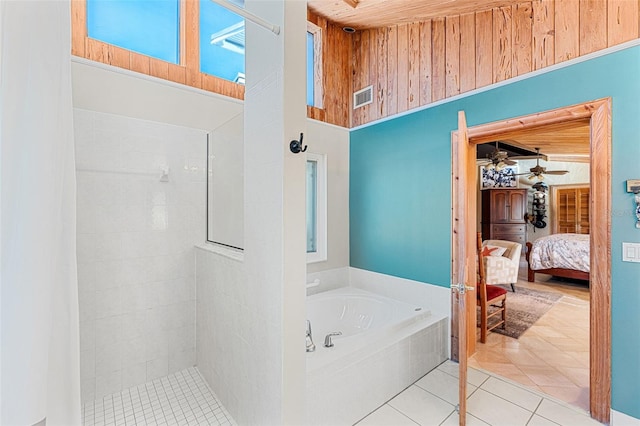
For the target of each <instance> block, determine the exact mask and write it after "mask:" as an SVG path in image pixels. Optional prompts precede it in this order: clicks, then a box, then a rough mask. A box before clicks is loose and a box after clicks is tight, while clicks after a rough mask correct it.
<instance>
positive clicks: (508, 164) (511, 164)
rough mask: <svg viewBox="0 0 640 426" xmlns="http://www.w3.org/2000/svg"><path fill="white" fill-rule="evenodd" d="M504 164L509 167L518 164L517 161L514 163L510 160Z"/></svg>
mask: <svg viewBox="0 0 640 426" xmlns="http://www.w3.org/2000/svg"><path fill="white" fill-rule="evenodd" d="M503 163H504V164H506V165H507V166H515V165H516V164H518V162H517V161H512V160H510V159H507V160H504V161H503Z"/></svg>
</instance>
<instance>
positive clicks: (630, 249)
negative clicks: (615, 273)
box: [622, 243, 640, 262]
mask: <svg viewBox="0 0 640 426" xmlns="http://www.w3.org/2000/svg"><path fill="white" fill-rule="evenodd" d="M622 261H623V262H640V243H622Z"/></svg>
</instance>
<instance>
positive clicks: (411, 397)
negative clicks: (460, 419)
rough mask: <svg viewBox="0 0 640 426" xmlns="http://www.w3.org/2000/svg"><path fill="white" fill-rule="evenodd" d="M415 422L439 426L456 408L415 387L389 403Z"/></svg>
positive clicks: (424, 425) (411, 387)
mask: <svg viewBox="0 0 640 426" xmlns="http://www.w3.org/2000/svg"><path fill="white" fill-rule="evenodd" d="M389 405H391V406H392V407H393V408H395V409H396V410H398V411H400V412H401V413H403V414H404V415H406V416H407V417H409V418H410V419H411V420H413V421H414V422H416V423H418V424H420V425H423V426H426V425H439V424H440V423H442V422H443V421H444V420H445V419H446V418H447V417H449V415H450V414H451V413H452V412H453V411H454V406H453V405H452V404H449V403H448V402H446V401H444V400H443V399H440V398H438V397H437V396H435V395H432V394H431V393H429V392H427V391H425V390H424V389H421V388H419V387H417V386H415V385H413V386H410V387H409V388H408V389H406V390H405V391H403V392H402V393H401V394H400V395H398V396H396V397H395V398H393V399H392V400H391V401H389Z"/></svg>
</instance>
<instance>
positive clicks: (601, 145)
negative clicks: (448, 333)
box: [452, 98, 611, 423]
mask: <svg viewBox="0 0 640 426" xmlns="http://www.w3.org/2000/svg"><path fill="white" fill-rule="evenodd" d="M581 119H588V120H589V122H590V129H591V130H590V150H591V156H590V179H589V180H590V197H589V216H590V229H591V232H590V234H589V235H590V245H591V259H590V260H591V262H590V263H591V271H590V299H591V300H590V302H591V303H590V307H589V309H590V318H589V329H590V336H589V340H590V353H589V365H590V374H589V409H590V413H591V417H593V418H594V419H596V420H598V421H599V422H601V423H609V417H610V411H611V216H610V212H611V98H603V99H599V100H596V101H590V102H585V103H582V104H577V105H572V106H567V107H562V108H558V109H555V110H550V111H545V112H540V113H536V114H531V115H528V116H522V117H515V118H510V119H507V120H503V121H497V122H493V123H487V124H481V125H477V126H474V127H470V128H468V129H467V131H466V134H467V136H468V139H469V144H468V145H469V146H474V145H477V144H480V143H486V142H491V141H495V140H500V139H501V137H502V136H504V135H505V134H509V132H519V131H528V130H531V129H537V128H543V127H544V126H547V125H553V124H558V123H566V122H569V121H573V120H581ZM457 133H458V132H456V131H454V132H452V144H454V146H457V144H456V142H457V140H458V139H457V138H458V134H457ZM455 154H456V153H455V152H454V153H453V157H452V170H453V176H452V187H453V188H454V189H459V188H460V186H459V185H457V183H456V181H457V179H458V178H459V175H457V174H456V173H458V172H459V171H460V170H464V166H463V165H461V164H460V162H461V161H467V163H468V164H467V165H468V166H473V167H472V168H473V169H475V168H476V167H477V166H476V165H475V158H474V159H473V161H470V160H467V158H466V157H464V158H457V157H456V155H455ZM471 163H473V164H471ZM471 191H473V189H472V187H464V192H463V193H470V192H471ZM454 192H455V190H454ZM460 198H462V197H456V196H455V195H454V197H453V199H452V201H453V206H452V208H453V212H454V216H453V220H454V225H453V230H454V233H458V234H460V233H463V234H464V235H466V238H467V239H473V234H474V231H475V227H476V222H475V221H467V222H466V223H459V222H458V221H459V220H460V219H461V218H460V216H456V215H455V212H459V211H460V206H459V205H458V202H459V201H460ZM474 198H475V197H474ZM453 238H454V239H455V238H465V237H464V236H459V235H458V236H457V237H456V236H455V235H454V237H453ZM596 247H597V248H598V250H595V248H596ZM453 255H454V256H455V255H456V254H455V253H453ZM460 261H461V259H458V260H457V262H460ZM453 262H454V263H456V260H455V259H454V260H453ZM474 294H475V292H474ZM452 308H453V307H452ZM467 312H468V309H467ZM474 319H475V318H474ZM460 320H462V319H460ZM474 331H475V330H474ZM455 332H457V330H454V329H453V328H452V333H455ZM469 335H470V333H467V336H469ZM474 337H475V333H474ZM457 339H458V336H453V335H452V345H453V342H454V341H455V342H456V343H457Z"/></svg>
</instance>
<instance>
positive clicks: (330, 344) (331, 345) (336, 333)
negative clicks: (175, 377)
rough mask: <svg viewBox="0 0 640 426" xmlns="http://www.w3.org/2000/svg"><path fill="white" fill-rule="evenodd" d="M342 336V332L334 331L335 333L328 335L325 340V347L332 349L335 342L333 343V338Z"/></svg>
mask: <svg viewBox="0 0 640 426" xmlns="http://www.w3.org/2000/svg"><path fill="white" fill-rule="evenodd" d="M341 335H342V332H341V331H334V332H333V333H329V334H327V336H326V337H325V338H324V347H325V348H332V347H333V342H332V341H331V336H341Z"/></svg>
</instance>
